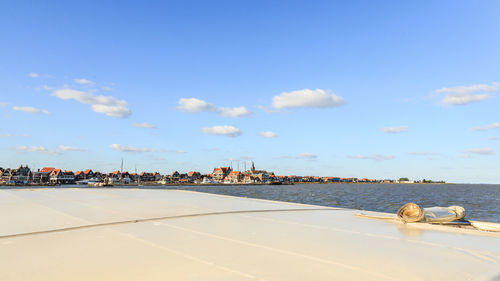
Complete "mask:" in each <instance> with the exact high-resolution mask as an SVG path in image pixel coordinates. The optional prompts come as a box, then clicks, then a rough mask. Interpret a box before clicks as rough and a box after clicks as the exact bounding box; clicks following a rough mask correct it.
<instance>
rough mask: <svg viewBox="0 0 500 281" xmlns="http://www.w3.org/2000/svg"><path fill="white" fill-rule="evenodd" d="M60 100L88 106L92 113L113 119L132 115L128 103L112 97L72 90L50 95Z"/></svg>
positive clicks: (58, 91)
mask: <svg viewBox="0 0 500 281" xmlns="http://www.w3.org/2000/svg"><path fill="white" fill-rule="evenodd" d="M51 95H52V96H54V97H57V98H59V99H62V100H75V101H78V102H80V103H83V104H87V105H90V108H91V110H92V111H94V112H97V113H102V114H105V115H106V116H110V117H115V118H126V117H128V116H130V115H131V114H132V111H131V110H130V109H129V108H128V103H127V102H126V101H124V100H119V99H117V98H114V97H112V96H102V95H99V96H98V95H93V94H91V93H88V92H82V91H77V90H72V89H60V90H55V91H54V92H52V94H51Z"/></svg>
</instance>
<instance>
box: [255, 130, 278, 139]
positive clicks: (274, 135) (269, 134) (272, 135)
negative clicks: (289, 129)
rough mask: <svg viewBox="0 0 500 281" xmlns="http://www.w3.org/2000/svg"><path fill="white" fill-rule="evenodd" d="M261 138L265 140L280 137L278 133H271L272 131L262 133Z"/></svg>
mask: <svg viewBox="0 0 500 281" xmlns="http://www.w3.org/2000/svg"><path fill="white" fill-rule="evenodd" d="M259 136H261V137H263V138H275V137H277V136H278V135H277V134H276V133H273V132H271V131H267V132H260V133H259Z"/></svg>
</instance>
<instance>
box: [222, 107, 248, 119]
mask: <svg viewBox="0 0 500 281" xmlns="http://www.w3.org/2000/svg"><path fill="white" fill-rule="evenodd" d="M217 112H218V113H219V115H221V116H224V117H246V116H251V115H252V114H253V113H252V112H251V111H250V110H248V109H246V107H244V106H240V107H233V108H230V107H222V108H218V109H217Z"/></svg>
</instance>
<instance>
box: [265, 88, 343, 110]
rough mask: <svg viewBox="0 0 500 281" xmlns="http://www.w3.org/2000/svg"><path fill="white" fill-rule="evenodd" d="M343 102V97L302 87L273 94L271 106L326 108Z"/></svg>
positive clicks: (282, 107) (279, 107)
mask: <svg viewBox="0 0 500 281" xmlns="http://www.w3.org/2000/svg"><path fill="white" fill-rule="evenodd" d="M343 104H344V99H343V98H342V97H340V96H337V95H335V94H330V93H328V92H326V91H325V90H322V89H315V90H310V89H303V90H297V91H292V92H282V93H281V94H279V95H277V96H274V97H273V99H272V106H273V107H274V108H275V109H289V108H328V107H338V106H341V105H343Z"/></svg>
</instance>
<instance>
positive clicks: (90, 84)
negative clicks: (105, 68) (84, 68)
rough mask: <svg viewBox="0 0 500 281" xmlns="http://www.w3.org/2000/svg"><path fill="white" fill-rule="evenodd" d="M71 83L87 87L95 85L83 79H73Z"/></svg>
mask: <svg viewBox="0 0 500 281" xmlns="http://www.w3.org/2000/svg"><path fill="white" fill-rule="evenodd" d="M73 81H75V83H77V84H80V85H87V86H94V85H95V83H94V82H92V81H90V80H87V79H85V78H79V79H73Z"/></svg>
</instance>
